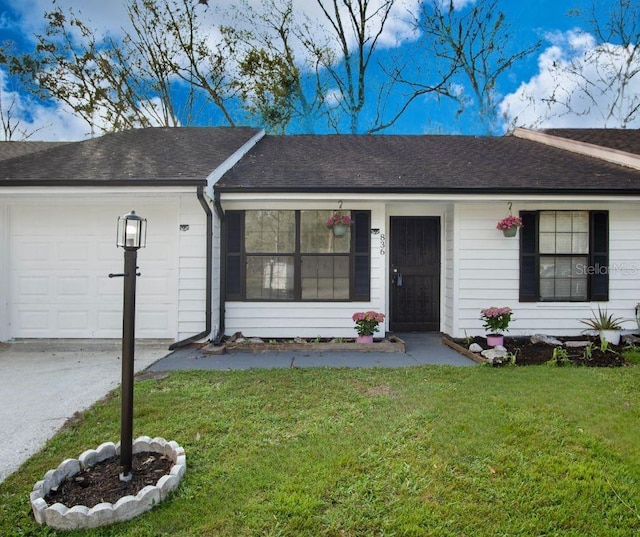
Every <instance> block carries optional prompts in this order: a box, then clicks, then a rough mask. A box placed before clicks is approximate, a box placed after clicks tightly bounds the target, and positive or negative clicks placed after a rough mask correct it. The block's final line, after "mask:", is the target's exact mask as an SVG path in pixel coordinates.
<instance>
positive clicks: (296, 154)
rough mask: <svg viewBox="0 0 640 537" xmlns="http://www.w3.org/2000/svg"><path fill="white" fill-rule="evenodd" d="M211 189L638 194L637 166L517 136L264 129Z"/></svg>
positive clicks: (638, 173) (323, 191)
mask: <svg viewBox="0 0 640 537" xmlns="http://www.w3.org/2000/svg"><path fill="white" fill-rule="evenodd" d="M216 189H217V190H219V191H220V192H223V193H224V192H248V191H251V192H320V193H325V192H363V193H364V192H366V193H391V192H394V193H409V192H414V193H498V192H500V193H565V194H566V193H573V194H596V193H597V194H599V193H610V194H629V193H633V194H640V171H638V170H632V169H629V168H626V167H622V166H619V165H616V164H610V163H607V162H604V161H602V160H599V159H596V158H593V157H589V156H584V155H577V154H574V153H571V152H568V151H565V150H562V149H558V148H554V147H550V146H546V145H543V144H540V143H536V142H533V141H529V140H524V139H521V138H517V137H514V136H503V137H472V136H351V135H346V136H345V135H333V136H307V135H303V136H265V137H264V138H263V139H262V140H260V142H258V143H257V144H256V145H255V146H254V147H253V148H252V149H251V151H249V152H248V153H247V154H246V155H245V156H244V157H243V158H242V159H241V160H240V162H239V163H238V164H236V165H235V166H234V167H233V168H232V169H231V170H230V171H229V172H227V173H226V174H225V175H224V176H223V177H222V178H221V179H220V181H218V183H217V184H216Z"/></svg>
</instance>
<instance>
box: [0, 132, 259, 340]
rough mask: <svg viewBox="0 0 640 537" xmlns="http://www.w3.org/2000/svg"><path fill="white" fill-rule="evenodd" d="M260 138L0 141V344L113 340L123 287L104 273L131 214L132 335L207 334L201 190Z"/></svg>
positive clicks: (127, 135)
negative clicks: (120, 222) (134, 267)
mask: <svg viewBox="0 0 640 537" xmlns="http://www.w3.org/2000/svg"><path fill="white" fill-rule="evenodd" d="M260 136H262V133H261V132H259V131H257V130H255V129H249V128H230V129H207V128H181V129H164V128H156V129H142V130H136V131H128V132H121V133H116V134H109V135H106V136H102V137H100V138H95V139H91V140H86V141H82V142H75V143H66V144H60V143H42V142H1V143H0V296H1V297H2V302H1V303H0V341H6V340H9V339H14V338H119V337H121V335H122V285H123V283H122V280H121V279H117V278H114V279H110V278H109V277H108V274H109V273H118V272H122V266H123V253H122V250H120V249H119V248H117V247H116V224H117V218H118V216H122V215H124V214H126V213H128V212H129V211H131V210H132V209H133V210H135V211H136V213H137V214H139V215H140V216H142V217H145V218H146V219H147V222H148V225H147V230H148V236H147V247H146V248H144V249H142V250H140V252H139V255H138V262H139V265H140V272H141V274H142V277H141V278H139V279H138V285H137V323H136V335H137V336H138V337H141V338H159V339H169V340H173V341H181V340H183V339H188V338H191V337H193V336H197V335H200V337H201V338H202V337H208V336H209V332H210V331H211V329H210V327H211V326H212V323H216V324H217V317H216V316H217V312H218V311H219V310H218V308H215V309H213V308H212V307H211V303H212V302H211V301H212V298H213V296H214V295H213V291H212V288H213V285H212V282H213V280H212V277H213V276H212V274H213V273H212V268H211V267H212V264H211V260H212V259H213V253H212V252H213V244H214V242H213V236H212V233H211V230H212V229H213V219H214V215H213V213H212V211H211V204H210V203H208V201H207V200H206V196H205V194H204V192H205V190H206V188H207V185H209V184H210V183H211V184H212V183H213V182H214V181H215V180H216V179H217V177H218V175H216V174H222V173H223V172H224V171H226V169H227V168H228V167H229V166H231V165H232V164H233V163H234V162H235V161H236V160H237V159H238V158H240V156H241V155H242V154H243V152H244V151H246V150H247V149H248V148H249V147H250V146H251V145H252V144H253V143H255V141H256V140H257V139H258V138H259V137H260ZM208 297H209V298H208ZM203 334H204V335H203Z"/></svg>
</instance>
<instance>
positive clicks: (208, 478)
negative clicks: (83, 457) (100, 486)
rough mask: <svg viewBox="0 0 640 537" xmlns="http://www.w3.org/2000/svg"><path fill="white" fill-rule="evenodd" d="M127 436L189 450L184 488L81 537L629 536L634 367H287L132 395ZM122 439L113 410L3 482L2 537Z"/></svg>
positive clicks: (109, 403)
mask: <svg viewBox="0 0 640 537" xmlns="http://www.w3.org/2000/svg"><path fill="white" fill-rule="evenodd" d="M135 398H136V399H135V401H136V402H135V422H134V428H135V430H134V436H138V435H143V434H145V435H149V436H152V437H153V436H162V437H164V438H166V439H172V440H176V441H177V442H178V443H179V444H180V445H181V446H183V447H184V448H185V450H186V452H187V466H188V470H187V474H186V476H185V479H184V480H183V482H182V484H181V485H180V488H179V489H178V491H177V492H176V493H175V494H174V495H173V496H172V497H170V499H169V500H168V501H166V502H164V503H163V504H161V505H160V506H159V507H158V508H156V509H155V510H153V511H151V512H149V513H147V514H145V515H143V516H141V517H140V518H138V519H135V520H133V521H131V522H128V523H124V524H120V525H117V526H113V527H110V528H104V529H101V530H94V531H89V532H77V533H74V532H71V533H66V534H65V535H70V536H73V535H83V536H85V535H89V536H107V535H109V536H112V535H117V536H132V537H133V536H136V537H142V536H158V535H172V536H173V535H179V536H190V535H194V536H208V535H212V536H213V535H215V536H227V535H228V536H234V537H235V536H254V535H269V536H276V535H283V536H284V535H287V536H289V535H291V536H293V535H295V536H300V535H303V536H305V535H308V536H317V535H327V536H344V535H347V536H370V535H416V536H417V535H420V536H422V535H434V536H448V535H451V536H454V535H455V536H460V535H473V536H495V535H527V536H529V535H567V536H568V535H575V536H579V535H607V536H616V535H618V536H627V535H635V534H637V533H638V532H639V531H640V428H638V423H639V419H640V368H638V367H620V368H576V367H570V368H555V367H554V368H549V367H521V368H518V367H516V368H491V367H473V368H453V367H414V368H402V369H391V370H389V369H384V370H383V369H371V370H363V369H360V370H348V369H283V370H271V371H243V372H192V373H171V374H170V375H169V376H168V377H167V378H159V379H149V380H144V381H137V382H136V395H135ZM118 438H119V399H118V398H117V397H110V398H107V400H106V401H104V402H102V403H99V404H98V405H96V406H95V407H94V408H93V409H91V410H90V411H89V412H87V413H86V414H85V416H84V418H83V419H81V420H79V421H76V422H75V423H72V424H70V425H69V426H68V427H67V428H66V429H65V430H63V431H62V432H61V433H60V434H58V435H57V436H56V437H55V438H54V439H53V440H51V441H50V442H49V444H48V445H47V447H46V449H45V450H43V451H42V452H41V453H39V454H38V455H36V456H35V457H33V458H32V459H31V460H30V461H29V462H28V463H27V464H25V466H24V467H23V468H22V469H21V470H20V471H18V472H17V473H16V474H14V475H13V476H11V477H9V478H8V479H7V481H6V482H5V483H3V484H1V485H0V534H1V535H7V536H19V535H30V536H45V535H56V533H55V532H53V531H51V530H48V529H46V528H43V527H40V526H38V525H36V524H35V523H34V522H33V520H32V517H31V514H30V505H29V492H30V490H31V488H32V486H33V484H34V483H35V482H36V481H37V480H38V479H41V478H42V475H43V474H44V472H46V471H47V470H49V469H50V468H54V467H56V466H57V465H58V464H59V463H60V462H61V461H62V460H63V459H65V458H68V457H77V456H78V455H79V454H80V453H81V452H83V451H84V450H85V449H88V448H93V447H96V446H97V445H99V444H100V443H102V442H105V441H108V440H111V441H117V440H118Z"/></svg>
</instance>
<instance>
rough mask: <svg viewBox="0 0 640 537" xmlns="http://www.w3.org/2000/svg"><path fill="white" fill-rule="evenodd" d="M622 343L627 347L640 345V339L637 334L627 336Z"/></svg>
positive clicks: (623, 337)
mask: <svg viewBox="0 0 640 537" xmlns="http://www.w3.org/2000/svg"><path fill="white" fill-rule="evenodd" d="M622 342H623V343H624V344H625V345H638V344H640V337H639V336H636V335H635V334H625V335H624V336H622Z"/></svg>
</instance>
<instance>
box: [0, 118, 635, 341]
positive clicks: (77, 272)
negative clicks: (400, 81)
mask: <svg viewBox="0 0 640 537" xmlns="http://www.w3.org/2000/svg"><path fill="white" fill-rule="evenodd" d="M7 143H10V142H7ZM5 144H6V143H0V230H1V233H0V240H1V241H3V242H2V254H0V294H1V295H2V296H3V297H5V298H4V300H3V303H2V305H1V307H0V340H7V339H11V338H25V337H96V338H99V337H105V338H109V337H120V330H121V312H122V310H121V300H122V298H121V297H122V286H121V282H118V281H115V280H110V279H109V278H108V277H107V274H108V273H109V272H115V271H118V270H119V267H120V264H121V263H122V254H121V252H118V250H117V248H116V247H115V227H116V218H117V216H120V215H122V214H125V213H127V212H129V211H130V210H131V209H135V210H136V212H137V213H138V214H140V215H141V216H144V217H146V218H147V220H148V239H147V248H145V249H144V250H141V251H140V252H139V258H138V259H139V265H140V271H141V273H142V277H141V278H140V279H139V281H138V307H137V317H138V320H137V327H136V334H137V336H138V337H148V338H168V339H171V340H173V341H175V342H176V343H175V345H180V344H184V343H185V342H190V341H196V340H206V339H212V340H219V339H221V338H222V337H223V335H225V334H226V335H231V334H233V333H235V332H242V333H243V334H244V335H246V336H262V337H266V338H277V337H295V336H300V337H317V336H320V337H353V336H354V335H355V331H354V328H353V327H354V323H353V321H352V320H351V316H352V315H353V313H354V312H356V311H363V310H376V311H381V312H384V313H385V314H386V316H387V319H386V321H385V325H384V327H382V330H386V331H394V332H402V331H408V330H419V331H431V330H433V331H441V332H444V333H447V334H450V335H452V336H454V337H464V336H465V335H481V334H483V333H484V330H483V329H482V326H481V321H480V319H479V315H480V310H481V309H483V308H486V307H489V306H492V305H495V306H510V307H511V308H512V309H513V310H514V319H515V320H514V321H513V322H512V324H511V328H510V334H513V335H519V334H521V335H526V334H531V333H538V332H545V333H549V334H555V335H571V334H576V333H579V332H580V331H581V330H582V328H583V325H581V324H580V323H579V320H580V319H582V318H586V317H589V316H590V315H591V309H592V308H597V306H598V305H601V306H604V307H606V308H607V309H608V311H609V312H611V313H614V314H615V315H616V316H622V317H624V318H626V319H628V320H629V323H627V324H628V327H629V328H632V327H633V326H635V321H633V324H631V321H632V319H634V308H635V305H636V304H637V303H638V301H640V237H639V231H640V139H639V137H638V132H637V131H616V130H560V131H558V130H556V131H546V132H538V131H529V130H524V129H518V130H516V131H515V132H514V133H513V134H510V135H507V136H503V137H498V138H489V137H470V136H354V135H335V136H313V135H301V136H268V135H264V133H263V132H259V131H257V130H254V129H246V128H232V129H216V128H212V129H206V128H200V129H191V128H187V129H183V128H180V129H143V130H138V131H130V132H124V133H118V134H113V135H108V136H104V137H102V138H97V139H94V140H87V141H84V142H77V143H70V144H65V145H56V146H47V145H44V146H40V147H38V148H36V149H34V150H30V151H31V152H30V153H28V154H23V155H16V154H15V153H16V151H17V149H15V148H14V149H13V153H14V154H13V155H12V156H10V157H4V155H6V154H7V151H6V149H3V147H6V146H5ZM20 150H22V149H20ZM25 151H26V149H25ZM336 211H340V212H341V213H343V214H349V215H350V216H351V217H352V219H353V223H352V224H351V225H350V226H349V227H348V231H347V233H346V234H345V235H343V236H338V235H337V234H335V233H334V232H333V230H331V229H329V228H328V227H327V225H326V222H327V219H328V218H329V217H330V216H331V215H332V214H333V213H334V212H336ZM507 214H513V215H519V216H521V217H522V219H523V221H524V226H523V227H522V228H521V229H520V231H519V234H518V236H516V237H513V238H507V237H504V236H503V234H502V233H501V232H500V231H499V230H497V229H496V223H497V222H498V220H500V219H502V218H503V217H505V216H506V215H507Z"/></svg>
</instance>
